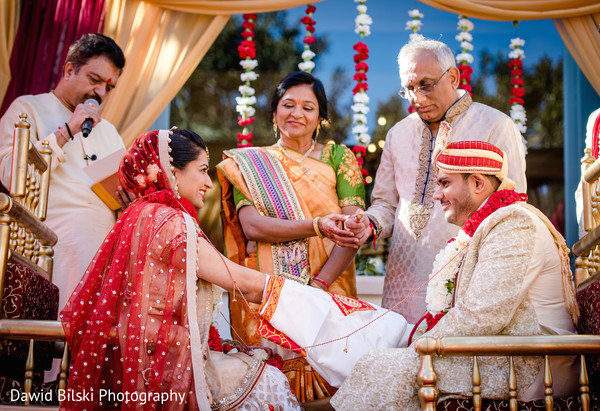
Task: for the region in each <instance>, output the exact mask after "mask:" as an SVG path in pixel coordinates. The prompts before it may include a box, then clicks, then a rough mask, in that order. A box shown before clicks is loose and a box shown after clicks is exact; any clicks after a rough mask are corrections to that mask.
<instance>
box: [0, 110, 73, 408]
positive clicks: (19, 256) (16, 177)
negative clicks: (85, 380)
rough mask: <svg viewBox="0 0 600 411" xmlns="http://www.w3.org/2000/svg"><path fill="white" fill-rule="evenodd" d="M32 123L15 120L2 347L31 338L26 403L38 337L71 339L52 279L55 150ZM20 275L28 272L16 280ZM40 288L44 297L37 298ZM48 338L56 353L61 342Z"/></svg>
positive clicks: (1, 279) (1, 271)
mask: <svg viewBox="0 0 600 411" xmlns="http://www.w3.org/2000/svg"><path fill="white" fill-rule="evenodd" d="M29 127H30V126H29V123H28V122H27V115H25V114H21V115H20V120H19V122H17V123H16V124H15V133H14V142H13V156H12V178H11V187H10V195H7V194H5V193H0V302H1V306H0V351H2V350H3V349H4V350H8V351H9V352H10V351H11V349H12V350H13V351H14V350H15V349H18V347H19V343H18V341H16V340H29V346H28V349H27V345H26V346H25V349H26V351H27V352H26V355H27V357H26V361H25V370H24V374H23V375H24V383H23V393H25V397H26V398H27V399H26V400H25V405H27V404H29V398H30V394H31V392H32V387H33V377H34V369H35V367H34V365H35V364H34V352H36V351H40V348H39V347H38V348H37V349H36V347H37V345H36V346H34V340H50V341H57V340H58V341H60V340H62V341H64V339H65V338H64V332H63V330H62V326H61V324H60V322H59V321H56V318H57V314H58V288H57V287H56V286H55V285H54V284H52V283H51V280H52V261H53V253H54V252H53V249H52V247H53V246H54V245H55V244H56V242H57V236H56V234H55V233H54V232H53V231H52V230H50V229H49V228H48V227H47V226H46V225H45V224H44V223H43V221H44V219H45V218H46V211H47V202H48V193H49V183H50V165H51V158H52V157H51V156H52V152H51V150H50V148H49V146H48V143H47V142H43V143H42V148H41V150H39V151H38V150H37V149H36V148H35V147H34V146H33V144H32V143H31V141H30V135H29ZM19 275H21V276H22V277H17V278H16V279H14V280H13V281H10V280H11V278H14V277H15V276H19ZM36 293H38V295H37V297H38V299H37V300H33V299H32V297H33V294H36ZM40 301H42V302H43V303H47V305H46V307H45V308H40V305H43V304H40ZM40 318H41V319H40ZM46 344H47V345H46V348H48V347H50V348H49V351H51V353H50V356H53V355H54V351H55V345H56V344H50V345H48V344H49V343H46ZM15 347H17V348H15ZM59 348H60V350H61V352H62V356H63V366H62V373H61V381H60V387H59V388H65V387H66V369H67V357H68V354H67V348H66V344H65V343H64V342H62V343H59ZM47 351H48V350H47ZM36 354H39V352H37V353H36ZM5 371H9V370H8V369H6V368H5Z"/></svg>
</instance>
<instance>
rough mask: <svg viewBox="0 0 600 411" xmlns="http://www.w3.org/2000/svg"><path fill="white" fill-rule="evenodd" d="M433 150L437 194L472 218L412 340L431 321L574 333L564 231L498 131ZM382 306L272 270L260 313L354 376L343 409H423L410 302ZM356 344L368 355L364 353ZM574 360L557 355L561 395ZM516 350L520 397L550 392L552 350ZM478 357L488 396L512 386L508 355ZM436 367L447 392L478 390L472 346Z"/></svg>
mask: <svg viewBox="0 0 600 411" xmlns="http://www.w3.org/2000/svg"><path fill="white" fill-rule="evenodd" d="M434 158H436V162H435V164H436V167H437V176H438V179H437V183H438V188H437V190H436V192H435V194H434V199H435V200H436V201H440V202H441V206H442V209H443V211H444V216H445V218H446V220H447V221H449V222H451V223H453V224H456V225H458V226H461V227H462V228H461V230H460V231H459V234H458V235H457V236H456V237H455V238H454V239H453V240H451V241H450V242H449V243H448V245H447V246H446V248H445V249H444V250H442V251H441V252H440V254H439V255H438V256H437V257H436V260H435V263H434V267H433V269H432V273H431V275H430V277H429V281H428V283H427V286H426V287H427V297H426V302H427V311H428V313H427V315H426V316H425V317H424V318H423V321H421V324H418V327H416V328H417V330H416V332H415V336H414V338H413V340H415V339H416V338H418V337H419V336H421V335H422V334H423V333H426V334H427V335H429V336H432V337H436V338H437V337H445V336H461V335H541V334H548V333H552V334H554V333H556V334H574V333H575V327H574V322H575V321H576V320H577V316H578V309H577V304H576V301H575V290H574V285H573V281H572V275H571V270H570V268H569V259H568V255H567V251H568V250H567V248H566V246H565V242H564V239H563V238H562V237H561V236H560V234H559V233H558V232H557V231H556V230H555V229H554V227H553V226H552V225H551V223H550V222H549V221H548V219H547V218H546V217H545V216H544V215H543V214H541V212H540V211H539V210H537V209H536V208H534V207H532V206H530V205H528V204H527V203H526V202H525V200H526V195H525V194H519V193H517V192H515V191H514V187H515V186H514V183H513V182H512V181H511V180H510V179H509V178H508V177H507V176H506V175H507V168H508V167H507V161H506V156H505V154H504V153H503V152H502V150H500V149H499V148H497V147H496V146H494V145H492V144H490V143H487V142H482V141H461V142H454V143H451V144H450V145H448V146H447V147H445V148H443V149H442V150H440V151H438V152H437V153H436V156H435V157H434ZM365 229H366V227H365ZM321 306H322V308H319V307H321ZM298 307H302V309H303V312H304V311H306V315H303V316H301V317H303V319H302V320H292V319H291V317H294V316H291V315H289V314H290V313H291V312H294V311H293V310H297V309H298ZM304 307H310V310H309V309H308V308H307V309H306V310H304ZM372 310H376V311H370V309H369V307H368V304H366V303H362V302H360V301H354V302H348V301H339V298H338V297H337V296H335V295H331V294H324V293H322V292H320V291H318V290H313V289H307V288H306V287H301V286H297V285H295V284H293V282H288V281H286V282H285V283H283V284H278V283H277V279H275V278H271V279H270V280H269V283H268V286H267V290H266V292H265V294H264V298H263V304H262V307H261V314H262V316H263V318H264V319H265V320H266V321H269V323H270V325H272V326H273V327H274V328H276V329H278V330H279V331H281V332H282V333H283V334H284V336H283V338H282V339H286V338H287V337H289V338H288V342H289V340H291V342H292V343H296V344H297V345H299V346H301V347H303V348H305V351H306V354H307V355H308V358H307V359H308V361H309V362H311V365H312V364H313V363H315V364H316V366H321V367H323V368H326V369H325V370H323V373H322V375H324V376H326V375H329V374H328V373H327V369H329V368H330V367H331V369H333V370H334V371H335V373H330V374H331V375H335V377H336V378H337V380H338V381H339V382H342V381H343V383H342V384H341V387H340V389H339V390H338V392H337V393H336V394H335V395H334V396H333V398H332V399H331V404H332V405H333V406H334V407H335V409H336V410H372V409H398V410H414V409H419V408H420V406H419V401H418V397H417V389H418V386H417V374H418V371H419V367H420V363H419V357H418V355H417V353H416V352H415V350H414V347H412V345H411V346H408V347H407V342H406V341H407V337H408V334H411V332H410V331H411V328H412V327H410V326H407V325H405V323H403V321H402V320H403V318H402V317H401V316H400V315H399V314H396V313H394V312H389V313H386V314H385V315H383V316H382V315H381V314H382V313H381V311H380V310H381V309H379V308H375V307H372ZM297 317H298V316H295V318H297ZM398 317H399V318H398ZM302 321H304V323H303V324H299V322H302ZM386 322H387V324H386ZM331 330H334V331H331ZM270 331H271V332H273V330H272V329H270ZM279 337H281V335H280V336H279ZM378 338H379V339H378ZM280 339H281V338H280ZM408 344H410V342H408ZM357 345H360V349H361V350H363V352H365V353H366V354H365V355H362V356H360V355H357V351H358V350H357ZM402 347H405V348H402ZM369 350H370V351H369ZM358 357H360V359H357V358H358ZM574 360H575V359H574V358H573V357H554V358H553V359H552V360H551V361H552V365H551V366H552V370H553V375H555V376H557V378H555V381H554V385H553V389H554V392H555V394H556V395H558V396H562V395H567V394H570V393H571V392H572V391H573V389H575V388H576V383H577V377H576V376H577V372H578V370H577V364H576V361H574ZM515 361H516V364H517V365H516V369H517V380H518V381H519V397H518V398H519V400H524V401H529V400H533V399H537V398H543V392H544V386H543V373H540V370H541V369H542V368H541V359H537V358H531V357H525V358H523V357H520V358H515ZM354 364H355V365H354ZM479 364H480V371H481V375H482V380H483V384H482V395H483V397H484V398H508V388H507V384H506V381H507V379H508V366H506V364H507V359H506V358H501V357H485V358H481V359H480V362H479ZM341 365H346V367H347V368H345V369H341ZM352 365H354V368H352ZM434 367H435V370H436V373H437V374H438V377H439V380H438V381H439V382H438V389H439V390H440V392H441V394H442V395H455V396H456V395H459V396H461V395H462V396H470V395H471V360H470V358H462V357H461V358H435V359H434ZM350 369H351V371H350ZM344 378H345V380H344ZM330 383H332V382H330ZM338 384H339V383H338ZM335 385H337V384H335Z"/></svg>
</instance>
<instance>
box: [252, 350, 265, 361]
mask: <svg viewBox="0 0 600 411" xmlns="http://www.w3.org/2000/svg"><path fill="white" fill-rule="evenodd" d="M252 352H253V354H252V358H253V359H254V360H258V361H267V360H268V359H269V354H267V352H266V351H265V350H263V349H261V348H253V349H252Z"/></svg>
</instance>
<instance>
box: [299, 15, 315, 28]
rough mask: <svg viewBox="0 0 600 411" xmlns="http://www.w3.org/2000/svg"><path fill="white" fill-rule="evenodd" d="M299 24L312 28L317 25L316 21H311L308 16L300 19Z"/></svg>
mask: <svg viewBox="0 0 600 411" xmlns="http://www.w3.org/2000/svg"><path fill="white" fill-rule="evenodd" d="M300 22H301V23H302V24H304V25H311V26H314V25H315V24H317V22H316V21H314V20H313V19H311V18H310V17H309V16H304V17H302V18H301V19H300Z"/></svg>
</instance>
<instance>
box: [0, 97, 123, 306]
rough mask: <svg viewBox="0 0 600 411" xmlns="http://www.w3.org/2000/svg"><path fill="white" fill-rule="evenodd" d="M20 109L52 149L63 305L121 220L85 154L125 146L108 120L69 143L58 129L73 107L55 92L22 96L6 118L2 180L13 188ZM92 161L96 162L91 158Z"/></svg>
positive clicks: (53, 221) (36, 136) (0, 130)
mask: <svg viewBox="0 0 600 411" xmlns="http://www.w3.org/2000/svg"><path fill="white" fill-rule="evenodd" d="M19 113H26V114H27V121H28V122H29V124H31V128H30V132H31V140H32V141H34V142H35V145H36V147H38V148H40V147H41V141H40V140H47V141H48V142H49V143H50V148H51V149H52V172H51V173H50V192H49V196H48V213H47V218H46V224H47V225H48V227H50V228H51V229H52V230H54V232H55V233H56V234H57V236H58V243H57V244H56V246H55V247H54V269H53V277H52V282H53V283H55V284H56V285H57V286H58V287H59V289H60V302H59V310H61V309H62V308H63V306H64V305H65V304H66V302H67V299H68V298H69V296H70V295H71V293H72V292H73V290H74V289H75V286H76V285H77V283H78V282H79V280H80V279H81V277H82V275H83V273H84V271H85V269H86V268H87V266H88V264H89V263H90V261H91V260H92V257H93V256H94V254H95V253H96V251H97V250H98V247H99V246H100V244H101V243H102V241H103V240H104V237H105V236H106V234H108V232H109V231H110V230H111V228H112V226H113V224H114V223H115V215H114V213H113V211H111V210H110V209H109V208H108V207H107V206H106V205H105V204H104V202H102V200H101V199H100V198H99V197H98V196H97V195H96V194H95V193H94V192H93V191H92V190H91V189H90V183H91V181H90V179H89V178H88V177H87V175H86V174H85V173H84V171H83V168H84V167H85V166H86V165H87V162H86V160H85V159H84V157H85V156H86V155H87V156H92V155H96V156H97V158H98V159H100V158H103V157H106V156H107V155H109V154H111V153H113V152H115V151H117V150H118V149H120V148H124V144H123V140H122V139H121V137H120V136H119V133H118V132H117V130H116V128H115V127H114V126H113V125H112V124H110V123H109V122H108V121H107V120H102V121H101V122H100V123H98V124H97V125H96V126H95V127H94V128H93V130H92V132H91V133H90V135H89V136H88V137H87V138H83V136H82V135H81V131H77V130H72V132H73V133H74V140H72V141H69V142H67V143H66V144H65V145H64V146H63V148H62V149H61V148H60V146H58V144H57V143H56V136H55V135H54V132H55V131H56V130H57V129H58V127H60V126H63V125H64V124H65V122H67V121H69V119H70V118H71V116H72V114H73V113H72V112H71V111H70V110H69V109H68V108H66V107H65V106H64V105H63V104H62V103H61V102H60V101H59V100H58V98H57V97H56V96H55V95H54V94H52V93H45V94H39V95H35V96H31V95H28V96H21V97H19V98H17V99H16V100H15V101H14V102H13V103H12V104H11V105H10V107H9V108H8V110H7V111H6V113H5V114H4V116H3V117H2V119H0V179H1V180H2V184H4V186H5V187H7V188H10V176H11V163H12V157H11V156H12V146H13V134H14V124H15V123H16V122H17V121H19ZM90 162H91V161H90Z"/></svg>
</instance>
